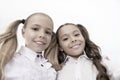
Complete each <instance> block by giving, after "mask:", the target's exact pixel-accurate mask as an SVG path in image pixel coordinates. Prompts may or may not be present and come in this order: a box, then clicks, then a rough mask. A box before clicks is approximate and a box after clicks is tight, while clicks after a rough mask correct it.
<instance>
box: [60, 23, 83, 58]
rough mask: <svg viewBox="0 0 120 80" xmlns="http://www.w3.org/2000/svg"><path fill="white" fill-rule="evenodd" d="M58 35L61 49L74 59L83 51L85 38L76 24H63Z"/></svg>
mask: <svg viewBox="0 0 120 80" xmlns="http://www.w3.org/2000/svg"><path fill="white" fill-rule="evenodd" d="M58 35H59V44H60V49H61V51H62V50H63V51H64V52H65V53H66V54H67V55H69V56H72V57H73V58H75V59H77V58H78V57H79V56H80V55H81V54H82V53H83V51H84V47H85V40H84V38H83V36H82V34H81V32H80V30H79V29H78V28H77V27H76V26H74V25H64V26H63V27H61V28H60V30H59V32H58Z"/></svg>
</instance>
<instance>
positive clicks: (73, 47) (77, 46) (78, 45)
mask: <svg viewBox="0 0 120 80" xmlns="http://www.w3.org/2000/svg"><path fill="white" fill-rule="evenodd" d="M79 47H80V44H76V45H73V46H72V47H71V48H72V49H76V48H79Z"/></svg>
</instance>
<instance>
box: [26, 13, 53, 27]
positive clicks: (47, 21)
mask: <svg viewBox="0 0 120 80" xmlns="http://www.w3.org/2000/svg"><path fill="white" fill-rule="evenodd" d="M27 24H28V25H34V24H37V25H40V26H45V27H49V28H51V29H52V28H53V21H52V19H51V18H50V17H48V16H46V15H43V14H36V15H33V16H31V17H30V18H29V19H28V21H27Z"/></svg>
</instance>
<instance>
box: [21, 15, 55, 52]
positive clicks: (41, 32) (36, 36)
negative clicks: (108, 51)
mask: <svg viewBox="0 0 120 80" xmlns="http://www.w3.org/2000/svg"><path fill="white" fill-rule="evenodd" d="M52 32H53V22H52V20H51V19H50V18H49V17H48V16H45V15H40V14H36V15H33V16H32V17H30V19H28V21H27V24H26V26H25V27H24V28H23V29H22V35H23V37H24V38H25V43H26V47H28V48H30V49H32V50H33V51H35V52H37V53H39V52H41V51H44V50H45V49H46V48H47V47H48V46H49V44H50V42H51V37H52Z"/></svg>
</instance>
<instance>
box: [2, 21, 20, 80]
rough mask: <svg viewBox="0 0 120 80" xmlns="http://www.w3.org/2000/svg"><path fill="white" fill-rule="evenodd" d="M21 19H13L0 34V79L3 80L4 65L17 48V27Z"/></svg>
mask: <svg viewBox="0 0 120 80" xmlns="http://www.w3.org/2000/svg"><path fill="white" fill-rule="evenodd" d="M20 23H21V20H16V21H14V22H13V23H12V24H11V25H10V26H9V27H8V29H7V30H6V32H5V33H3V34H1V35H0V80H4V67H5V65H6V64H7V62H9V61H10V60H11V59H12V57H13V55H14V53H15V51H16V49H17V35H16V33H17V28H18V25H19V24H20Z"/></svg>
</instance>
